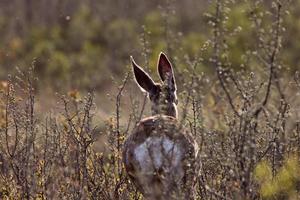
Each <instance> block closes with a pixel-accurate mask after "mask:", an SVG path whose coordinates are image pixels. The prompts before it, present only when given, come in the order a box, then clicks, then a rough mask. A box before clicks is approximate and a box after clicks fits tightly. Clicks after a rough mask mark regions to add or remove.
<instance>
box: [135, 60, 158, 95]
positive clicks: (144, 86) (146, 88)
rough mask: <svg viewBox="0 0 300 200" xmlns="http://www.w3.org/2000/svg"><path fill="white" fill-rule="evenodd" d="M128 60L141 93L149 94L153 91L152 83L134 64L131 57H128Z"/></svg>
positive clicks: (153, 85)
mask: <svg viewBox="0 0 300 200" xmlns="http://www.w3.org/2000/svg"><path fill="white" fill-rule="evenodd" d="M130 60H131V63H132V67H133V73H134V77H135V81H136V82H137V84H138V85H139V87H140V88H141V90H142V91H143V92H148V93H151V92H152V91H153V90H154V89H155V83H154V81H153V80H152V78H151V77H150V76H149V75H148V74H147V73H146V72H145V71H144V70H143V69H142V68H141V67H140V66H138V65H137V64H136V62H135V61H134V59H133V57H132V56H130Z"/></svg>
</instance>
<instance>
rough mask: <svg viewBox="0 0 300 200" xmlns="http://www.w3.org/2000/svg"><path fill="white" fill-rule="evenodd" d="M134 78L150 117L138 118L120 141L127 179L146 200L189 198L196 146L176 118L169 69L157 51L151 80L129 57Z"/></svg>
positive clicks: (196, 151)
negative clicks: (157, 80)
mask: <svg viewBox="0 0 300 200" xmlns="http://www.w3.org/2000/svg"><path fill="white" fill-rule="evenodd" d="M131 62H132V66H133V72H134V76H135V80H136V82H137V84H138V85H139V87H140V88H141V90H142V91H144V92H147V93H148V95H149V99H150V101H151V104H152V106H151V110H152V116H151V117H148V118H145V119H142V120H141V121H140V122H139V123H138V124H137V125H136V127H135V128H134V130H133V132H132V133H131V134H130V135H129V137H128V138H127V139H126V141H125V143H124V149H123V162H124V164H125V169H126V171H127V174H128V176H129V178H130V180H131V181H132V182H133V183H134V184H135V186H136V187H137V189H138V190H139V191H140V192H141V193H142V194H143V196H144V197H145V198H146V199H151V200H165V199H193V191H194V190H193V189H194V185H195V184H194V183H195V177H196V173H197V170H195V169H196V168H197V167H196V164H197V163H196V157H197V153H198V146H197V143H196V142H195V140H194V139H193V137H192V136H191V134H190V133H189V132H188V131H187V130H185V129H184V128H183V126H181V125H180V124H179V123H178V121H177V107H176V105H177V96H176V83H175V77H174V73H173V68H172V65H171V63H170V62H169V60H168V58H167V56H166V55H165V54H164V53H160V55H159V59H158V73H159V76H160V78H161V80H162V82H161V83H155V82H154V81H153V80H152V79H151V77H150V76H149V75H148V74H147V73H146V72H145V71H144V70H143V69H142V68H141V67H139V66H138V65H137V64H136V63H135V61H134V60H133V58H132V57H131Z"/></svg>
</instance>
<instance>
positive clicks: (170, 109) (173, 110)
mask: <svg viewBox="0 0 300 200" xmlns="http://www.w3.org/2000/svg"><path fill="white" fill-rule="evenodd" d="M151 110H152V115H159V114H160V115H167V116H171V117H175V118H177V107H176V105H175V104H174V103H168V104H162V105H157V104H153V105H152V107H151Z"/></svg>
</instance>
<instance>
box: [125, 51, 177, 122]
mask: <svg viewBox="0 0 300 200" xmlns="http://www.w3.org/2000/svg"><path fill="white" fill-rule="evenodd" d="M131 62H132V66H133V72H134V76H135V80H136V82H137V84H138V85H139V86H140V88H141V90H142V91H144V92H147V93H148V95H149V99H150V101H151V103H152V106H151V109H152V114H153V115H155V114H164V115H168V116H172V117H175V118H177V106H176V105H177V96H176V83H175V78H174V73H173V68H172V65H171V63H170V61H169V60H168V58H167V56H166V55H165V54H163V53H160V55H159V58H158V64H157V69H158V74H159V76H160V79H161V83H155V82H154V81H153V80H152V78H151V77H150V76H149V75H148V74H147V73H146V72H145V71H144V70H143V69H142V68H141V67H140V66H138V65H137V64H136V63H135V61H134V60H133V58H132V57H131Z"/></svg>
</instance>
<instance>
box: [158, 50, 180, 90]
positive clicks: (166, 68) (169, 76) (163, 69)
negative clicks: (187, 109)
mask: <svg viewBox="0 0 300 200" xmlns="http://www.w3.org/2000/svg"><path fill="white" fill-rule="evenodd" d="M157 68H158V73H159V76H160V78H161V80H162V81H165V80H167V81H168V84H169V86H170V87H171V88H173V89H174V90H175V89H176V84H175V78H174V73H173V67H172V65H171V63H170V61H169V59H168V58H167V56H166V55H165V54H164V53H162V52H161V53H160V55H159V59H158V66H157Z"/></svg>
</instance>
